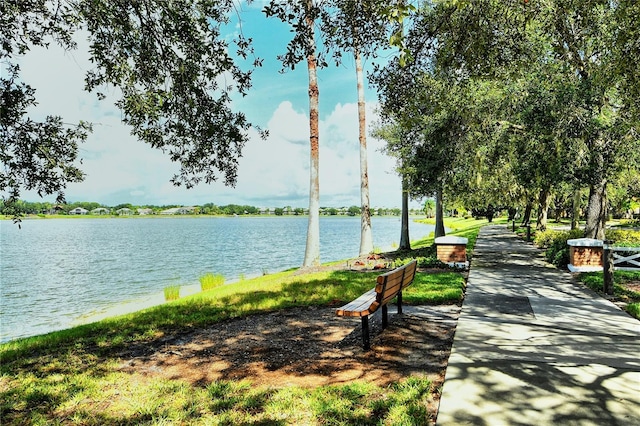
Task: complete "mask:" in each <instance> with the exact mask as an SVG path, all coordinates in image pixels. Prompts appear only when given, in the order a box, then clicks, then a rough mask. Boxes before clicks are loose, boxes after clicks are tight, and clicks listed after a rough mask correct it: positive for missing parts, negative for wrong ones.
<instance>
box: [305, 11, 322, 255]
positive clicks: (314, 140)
mask: <svg viewBox="0 0 640 426" xmlns="http://www.w3.org/2000/svg"><path fill="white" fill-rule="evenodd" d="M308 2H309V3H311V0H308ZM307 25H309V27H310V28H311V29H312V31H313V25H314V22H313V20H312V19H310V18H307ZM312 34H313V33H312ZM308 43H309V45H310V47H312V49H310V50H309V51H310V52H315V40H314V39H313V35H312V36H311V37H310V40H308ZM307 67H308V71H309V130H310V133H309V144H310V148H311V155H310V157H311V158H310V163H311V164H310V165H311V167H310V184H309V223H308V227H307V245H306V249H305V253H304V261H303V264H302V266H303V267H311V266H317V265H319V264H320V173H319V172H320V150H319V148H320V144H319V139H320V134H319V126H318V124H319V122H318V120H319V115H318V98H319V93H320V92H319V90H318V76H317V73H316V57H315V54H314V53H312V54H309V55H308V56H307Z"/></svg>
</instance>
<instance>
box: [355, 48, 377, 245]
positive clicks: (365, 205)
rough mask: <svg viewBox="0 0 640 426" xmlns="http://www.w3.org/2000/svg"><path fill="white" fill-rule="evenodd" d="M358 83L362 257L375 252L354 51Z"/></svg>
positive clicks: (357, 57)
mask: <svg viewBox="0 0 640 426" xmlns="http://www.w3.org/2000/svg"><path fill="white" fill-rule="evenodd" d="M354 56H355V60H356V74H357V81H358V123H359V126H358V131H359V135H358V138H359V141H360V202H361V213H360V256H363V255H366V254H369V253H371V252H373V236H372V232H371V208H370V206H369V172H368V170H367V121H366V110H365V107H366V105H365V101H364V75H363V72H362V58H361V56H360V50H359V49H358V48H357V47H356V48H355V49H354Z"/></svg>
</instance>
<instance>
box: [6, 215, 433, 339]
mask: <svg viewBox="0 0 640 426" xmlns="http://www.w3.org/2000/svg"><path fill="white" fill-rule="evenodd" d="M372 228H373V239H374V246H375V247H376V248H380V249H383V250H389V249H391V247H392V246H393V245H394V244H395V245H397V244H398V242H399V241H400V219H399V218H398V217H373V218H372ZM306 230H307V218H306V217H296V216H290V217H170V218H167V217H162V218H160V217H156V218H154V217H150V218H128V219H127V218H112V219H83V218H81V219H34V220H25V221H23V223H22V229H18V227H17V226H16V225H13V224H12V222H11V221H6V220H5V221H1V222H0V309H1V310H0V342H6V341H8V340H12V339H15V338H18V337H26V336H33V335H37V334H43V333H47V332H50V331H55V330H60V329H64V328H68V327H70V326H72V325H74V324H78V323H80V322H83V319H86V318H91V315H93V314H97V313H100V312H107V311H108V310H109V309H110V308H113V307H114V306H117V305H119V304H124V303H126V302H132V301H141V300H145V299H150V298H152V297H156V298H157V297H163V296H161V295H162V294H163V290H164V288H165V287H167V286H170V285H181V286H191V287H192V288H193V287H195V286H196V285H199V278H200V277H201V276H202V275H204V274H206V273H215V274H222V275H224V276H225V278H226V280H227V282H229V281H232V280H235V279H238V278H240V277H243V276H244V277H247V278H249V277H252V276H255V275H261V274H263V273H272V272H279V271H282V270H285V269H289V268H292V267H299V266H300V265H301V264H302V261H303V259H304V249H305V243H306ZM432 231H433V226H432V225H425V224H419V223H416V222H413V221H412V222H411V224H410V236H411V239H412V240H415V239H419V238H422V237H424V236H427V235H428V234H429V233H431V232H432ZM359 247H360V218H359V217H336V216H328V217H324V216H323V217H321V219H320V252H321V261H322V262H329V261H334V260H342V259H349V258H354V257H356V256H357V255H358V250H359Z"/></svg>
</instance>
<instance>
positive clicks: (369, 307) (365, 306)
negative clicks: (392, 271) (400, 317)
mask: <svg viewBox="0 0 640 426" xmlns="http://www.w3.org/2000/svg"><path fill="white" fill-rule="evenodd" d="M376 295H377V293H376V289H375V288H372V289H371V290H369V291H367V292H366V293H364V294H363V295H362V296H360V297H358V298H357V299H355V300H353V301H351V302H349V303H347V304H346V305H344V306H341V307H340V308H338V309H336V314H337V315H339V316H342V317H363V316H366V315H371V314H372V313H374V312H375V311H377V310H378V307H379V306H380V305H379V304H378V302H377V301H376Z"/></svg>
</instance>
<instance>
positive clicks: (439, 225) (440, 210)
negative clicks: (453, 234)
mask: <svg viewBox="0 0 640 426" xmlns="http://www.w3.org/2000/svg"><path fill="white" fill-rule="evenodd" d="M443 204H444V203H443V197H442V188H439V189H438V190H437V191H436V229H435V236H436V238H438V237H444V235H445V232H444V205H443Z"/></svg>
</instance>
